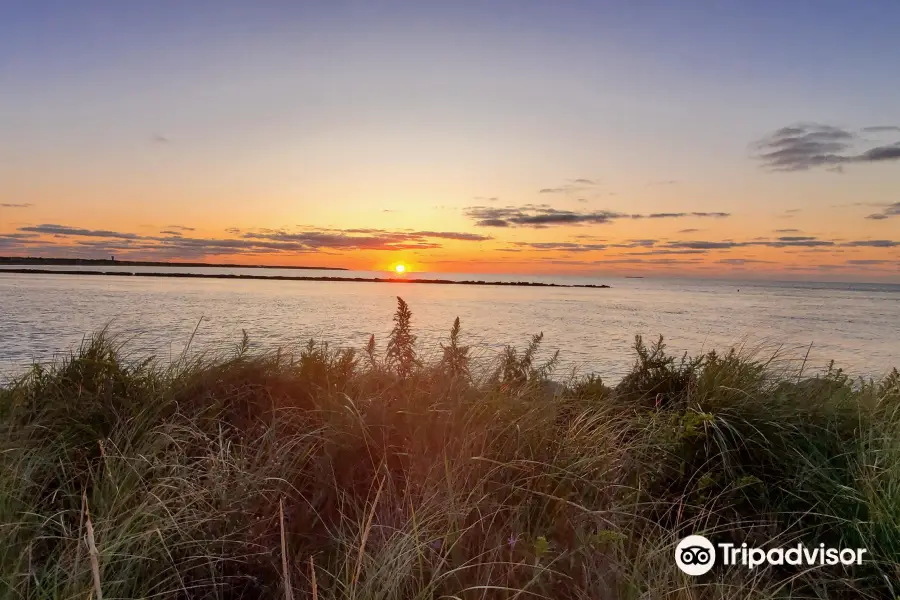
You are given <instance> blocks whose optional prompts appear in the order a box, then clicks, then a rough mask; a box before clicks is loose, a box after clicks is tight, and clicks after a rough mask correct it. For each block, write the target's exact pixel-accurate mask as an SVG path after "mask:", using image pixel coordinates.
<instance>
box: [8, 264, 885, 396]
mask: <svg viewBox="0 0 900 600" xmlns="http://www.w3.org/2000/svg"><path fill="white" fill-rule="evenodd" d="M39 268H41V269H56V270H73V269H78V268H77V267H56V268H54V267H39ZM85 269H86V270H92V269H94V270H106V271H109V270H116V269H117V267H85ZM118 269H120V270H124V271H131V272H134V271H142V270H143V271H151V272H161V271H186V272H197V273H203V272H205V273H233V274H239V273H245V274H252V275H285V276H331V277H335V276H339V277H386V275H385V274H384V273H373V272H364V271H317V270H309V271H307V270H282V271H279V270H274V269H220V268H182V269H179V268H167V267H146V268H141V267H118ZM408 277H411V278H414V277H418V278H438V279H455V280H468V279H474V280H485V281H538V282H544V283H561V284H607V285H610V286H611V287H610V288H609V289H586V288H540V287H537V288H531V287H497V286H468V285H426V284H420V285H418V284H417V285H403V284H395V283H359V282H320V281H261V280H250V281H248V280H243V281H242V280H227V279H189V278H155V277H109V276H87V275H84V276H82V275H48V274H13V273H2V270H0V340H2V343H0V374H4V375H7V376H8V375H13V374H15V373H18V372H21V371H22V369H24V368H25V367H27V366H28V365H29V364H31V363H32V362H34V361H40V362H45V361H48V360H53V359H55V358H58V357H60V356H61V355H65V354H66V353H68V352H71V351H72V350H73V349H76V348H77V347H78V345H79V344H80V343H81V342H82V340H83V339H84V338H85V336H88V335H90V334H91V333H93V332H97V331H99V330H101V329H103V328H104V327H106V328H108V331H109V332H110V333H111V334H112V335H114V336H115V339H116V340H118V341H119V342H120V343H121V344H122V345H123V348H124V350H125V351H126V352H127V353H128V354H129V355H132V356H134V357H136V358H144V357H146V356H148V355H154V356H157V357H158V358H159V359H161V360H171V359H173V358H176V357H178V356H179V355H180V354H181V353H182V352H183V351H184V350H185V346H186V344H187V343H188V341H189V340H191V339H192V335H193V340H192V341H191V346H190V351H191V352H199V351H211V352H222V351H228V350H230V349H233V348H235V347H236V346H237V344H238V343H239V342H240V340H241V337H242V331H246V332H247V334H248V336H249V338H250V341H251V346H252V347H253V348H256V349H274V348H276V347H282V348H284V349H290V348H296V347H298V346H300V345H303V344H305V343H306V342H307V341H308V340H309V339H316V340H320V341H327V342H328V343H329V344H330V345H331V346H332V347H353V348H360V349H361V348H363V347H364V346H365V344H366V342H367V341H368V339H369V336H370V335H372V334H374V335H375V340H376V343H377V345H378V348H379V349H380V350H381V351H383V350H384V348H385V345H386V341H387V336H388V334H389V332H390V330H391V327H392V321H391V317H392V315H393V312H394V309H395V307H396V297H397V296H398V295H399V296H401V297H403V299H404V300H406V301H407V302H408V304H409V306H410V308H411V309H412V312H413V327H414V329H415V333H416V334H417V335H418V345H419V350H420V352H421V353H423V354H424V355H425V356H429V355H438V354H439V353H440V346H439V344H440V342H442V341H444V340H445V339H446V336H447V333H448V331H449V329H450V327H451V325H452V323H453V320H454V318H456V317H457V316H458V317H459V318H460V320H461V323H462V328H463V336H464V340H465V341H466V342H467V343H468V344H470V345H471V346H472V348H473V350H472V352H473V354H474V355H475V356H476V357H478V358H480V359H483V360H485V361H487V360H489V359H491V358H493V357H495V356H497V355H498V354H499V353H500V352H501V351H502V350H503V348H504V347H505V346H506V345H513V346H516V347H520V348H521V347H524V346H525V345H526V344H527V343H528V341H529V340H530V338H531V336H532V335H533V334H537V333H543V334H544V340H543V344H542V346H541V348H542V351H541V354H540V356H541V357H543V358H549V356H551V355H552V353H553V352H554V351H555V350H559V351H560V355H559V364H558V367H557V371H556V374H557V375H556V376H558V377H564V376H567V375H569V374H571V373H572V372H576V373H582V374H584V373H597V374H599V375H601V376H602V377H603V378H604V380H605V381H608V382H613V383H614V382H615V381H617V380H618V379H619V378H621V376H622V375H623V374H624V373H626V372H627V370H628V369H629V367H630V366H631V364H632V363H633V361H634V353H633V351H632V346H633V344H634V336H635V334H641V335H642V336H644V339H645V340H647V341H653V340H655V339H656V338H657V336H658V335H660V334H662V335H664V336H665V341H666V343H667V345H668V348H669V350H670V351H671V352H672V353H675V354H681V353H683V352H689V353H691V354H696V353H699V352H704V351H708V350H713V349H715V350H717V351H727V350H728V349H729V348H732V347H735V348H738V349H740V350H741V351H742V352H744V353H747V354H754V355H756V356H758V357H760V358H765V359H768V358H771V357H773V356H774V357H775V358H776V361H777V362H778V363H779V364H785V365H786V366H789V367H791V366H793V367H794V368H799V365H800V364H801V363H804V362H805V365H806V366H805V367H804V368H805V369H806V372H808V373H813V372H816V371H819V370H821V369H822V368H823V367H824V366H825V365H827V363H828V362H829V361H830V360H834V361H835V364H836V366H838V367H841V368H843V369H844V370H845V371H846V372H847V373H849V374H851V375H854V376H863V377H876V378H877V377H879V376H881V375H884V374H885V373H887V372H888V371H889V370H890V369H891V368H892V367H895V366H900V336H898V335H897V332H898V331H900V285H895V284H848V283H807V282H802V283H798V282H794V283H788V282H763V281H722V280H700V279H659V278H650V277H648V278H644V279H629V278H620V277H597V278H575V277H546V276H544V277H541V276H519V275H516V276H511V275H485V274H478V275H473V274H446V273H440V274H434V273H416V274H410V275H408ZM195 330H196V334H194V332H195Z"/></svg>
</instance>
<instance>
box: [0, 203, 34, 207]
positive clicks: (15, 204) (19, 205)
mask: <svg viewBox="0 0 900 600" xmlns="http://www.w3.org/2000/svg"><path fill="white" fill-rule="evenodd" d="M32 206H34V204H32V203H30V202H3V203H2V204H0V208H31V207H32Z"/></svg>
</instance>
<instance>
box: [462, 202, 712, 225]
mask: <svg viewBox="0 0 900 600" xmlns="http://www.w3.org/2000/svg"><path fill="white" fill-rule="evenodd" d="M464 213H465V215H466V216H467V217H469V218H470V219H472V220H474V221H475V224H476V225H477V226H479V227H512V226H523V227H535V228H545V227H551V226H563V225H582V224H595V225H597V224H604V223H611V222H612V221H615V220H616V219H678V218H685V217H698V218H710V217H712V218H725V217H729V216H730V213H725V212H672V213H651V214H647V215H643V214H628V213H621V212H616V211H611V210H598V211H585V212H583V211H574V210H560V209H557V208H553V207H551V206H550V205H549V204H526V205H523V206H506V207H503V208H494V207H488V206H470V207H467V208H466V209H464Z"/></svg>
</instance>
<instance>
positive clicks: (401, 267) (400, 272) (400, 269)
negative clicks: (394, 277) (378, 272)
mask: <svg viewBox="0 0 900 600" xmlns="http://www.w3.org/2000/svg"><path fill="white" fill-rule="evenodd" d="M394 270H395V271H397V274H398V275H403V274H404V273H405V272H406V265H396V266H395V267H394Z"/></svg>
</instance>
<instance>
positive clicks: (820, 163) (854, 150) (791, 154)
mask: <svg viewBox="0 0 900 600" xmlns="http://www.w3.org/2000/svg"><path fill="white" fill-rule="evenodd" d="M863 131H866V132H868V133H876V132H882V133H883V132H894V131H895V128H894V126H884V125H882V126H876V127H870V128H866V129H864V130H863ZM864 142H865V140H864V139H863V138H862V136H860V135H859V133H857V132H854V131H851V130H848V129H843V128H840V127H835V126H833V125H823V124H819V123H798V124H796V125H791V126H788V127H782V128H781V129H779V130H777V131H775V132H773V133H771V134H769V135H767V136H766V137H764V138H763V139H761V140H759V141H757V142H755V143H754V144H753V145H752V148H753V153H754V157H755V158H756V159H757V160H759V161H760V163H761V164H762V166H763V167H764V168H766V169H769V170H772V171H806V170H809V169H813V168H817V167H825V168H837V169H838V171H840V168H841V167H842V166H844V165H848V164H854V163H876V162H887V161H894V160H900V141H896V142H892V143H887V144H883V145H879V146H874V147H870V148H867V149H862V148H860V145H861V144H862V143H864Z"/></svg>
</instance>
